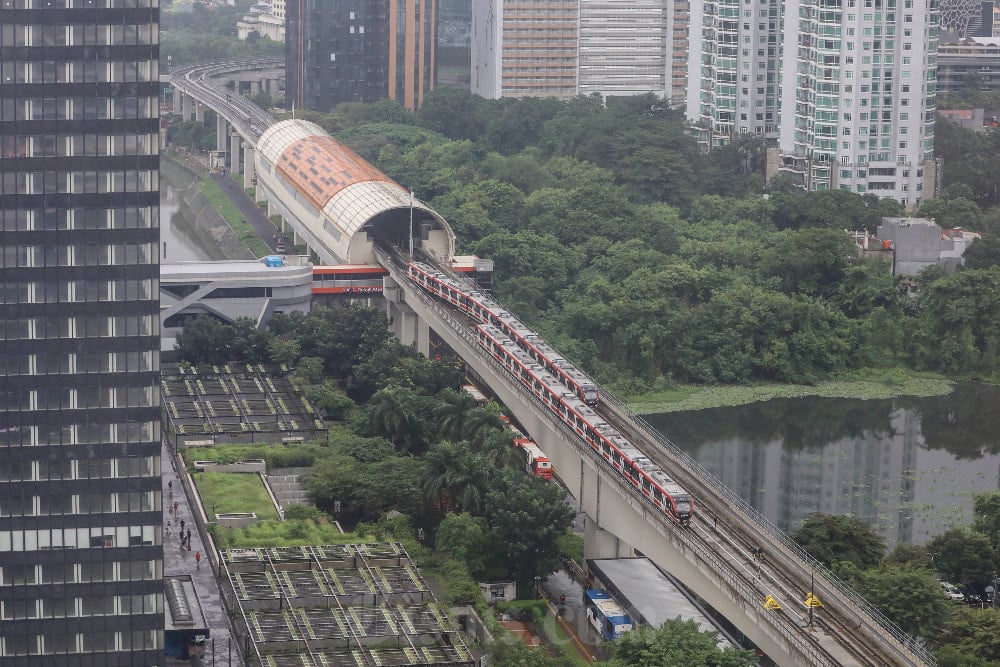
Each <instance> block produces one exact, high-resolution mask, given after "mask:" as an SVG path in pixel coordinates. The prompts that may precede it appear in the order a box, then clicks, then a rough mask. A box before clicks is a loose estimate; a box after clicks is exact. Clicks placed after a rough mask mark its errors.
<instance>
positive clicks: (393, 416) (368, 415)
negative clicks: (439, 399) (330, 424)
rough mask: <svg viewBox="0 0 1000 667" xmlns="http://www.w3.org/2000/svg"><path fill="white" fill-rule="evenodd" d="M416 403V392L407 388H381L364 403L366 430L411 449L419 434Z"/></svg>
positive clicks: (398, 445) (416, 443)
mask: <svg viewBox="0 0 1000 667" xmlns="http://www.w3.org/2000/svg"><path fill="white" fill-rule="evenodd" d="M416 404H417V400H416V394H415V393H414V392H413V391H412V390H410V389H403V388H402V387H387V388H385V389H382V390H381V391H379V392H378V393H376V394H375V395H374V396H372V397H371V400H369V401H368V404H367V405H365V408H364V423H365V426H366V431H367V434H368V435H380V436H383V437H385V438H388V439H389V440H391V441H392V442H393V443H394V444H395V445H396V447H398V448H399V449H401V450H403V451H411V450H413V449H414V447H416V446H417V445H418V444H419V443H420V442H421V441H422V436H423V433H422V424H421V421H420V417H419V415H418V414H417V412H416V411H415V409H414V406H415V405H416Z"/></svg>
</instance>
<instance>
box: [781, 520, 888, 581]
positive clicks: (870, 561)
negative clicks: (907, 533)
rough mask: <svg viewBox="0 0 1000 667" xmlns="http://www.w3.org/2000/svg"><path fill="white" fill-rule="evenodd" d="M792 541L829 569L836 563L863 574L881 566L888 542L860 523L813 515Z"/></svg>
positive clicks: (794, 535)
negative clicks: (862, 571)
mask: <svg viewBox="0 0 1000 667" xmlns="http://www.w3.org/2000/svg"><path fill="white" fill-rule="evenodd" d="M792 539H793V540H795V541H796V542H797V543H798V544H799V546H801V547H802V548H803V549H805V550H806V551H807V552H809V554H810V555H811V556H812V557H813V558H815V559H816V560H818V561H819V562H821V563H823V564H824V565H826V566H827V567H829V566H831V565H832V564H833V563H835V562H837V561H847V562H849V563H854V564H855V565H857V566H858V567H859V568H861V569H862V570H867V569H869V568H871V567H874V566H876V565H878V563H879V562H880V561H881V560H882V554H883V553H884V552H885V542H884V541H883V540H882V538H881V537H879V536H878V535H876V534H875V533H873V532H872V530H871V529H870V528H869V527H868V526H867V524H865V523H864V522H863V521H861V520H860V519H856V518H854V517H852V516H846V515H835V514H813V515H812V516H810V517H809V518H808V519H806V520H805V522H804V523H803V524H802V527H801V528H799V529H798V530H796V531H795V532H794V533H792Z"/></svg>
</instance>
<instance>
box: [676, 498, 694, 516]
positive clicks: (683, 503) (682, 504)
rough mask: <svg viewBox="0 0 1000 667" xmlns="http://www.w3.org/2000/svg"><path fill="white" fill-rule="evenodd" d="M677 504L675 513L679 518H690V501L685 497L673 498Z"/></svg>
mask: <svg viewBox="0 0 1000 667" xmlns="http://www.w3.org/2000/svg"><path fill="white" fill-rule="evenodd" d="M674 502H676V503H677V513H678V514H680V515H681V516H691V499H690V498H687V497H679V498H675V499H674Z"/></svg>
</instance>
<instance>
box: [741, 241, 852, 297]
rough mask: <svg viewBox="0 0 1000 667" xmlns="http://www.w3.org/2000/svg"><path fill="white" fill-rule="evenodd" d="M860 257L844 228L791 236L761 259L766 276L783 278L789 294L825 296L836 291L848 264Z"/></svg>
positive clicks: (761, 265)
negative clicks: (799, 293)
mask: <svg viewBox="0 0 1000 667" xmlns="http://www.w3.org/2000/svg"><path fill="white" fill-rule="evenodd" d="M856 256H857V249H856V248H855V246H854V242H853V241H852V240H851V237H850V236H848V235H847V234H845V233H844V230H843V229H803V230H800V231H797V232H792V233H789V234H787V235H786V236H785V237H784V238H782V239H781V240H780V241H779V242H778V243H775V244H774V245H773V246H772V247H771V248H769V249H768V250H767V251H766V252H765V253H764V255H763V256H762V257H761V261H760V269H761V271H762V272H763V273H764V274H765V275H771V276H776V277H778V278H780V279H781V282H782V287H783V289H784V291H785V292H786V293H788V294H792V293H795V292H801V293H803V294H818V295H825V294H827V293H829V292H831V291H834V290H836V288H837V286H838V285H839V283H840V281H841V280H842V279H843V277H844V272H845V270H846V269H847V264H848V262H850V261H851V260H852V259H854V257H856Z"/></svg>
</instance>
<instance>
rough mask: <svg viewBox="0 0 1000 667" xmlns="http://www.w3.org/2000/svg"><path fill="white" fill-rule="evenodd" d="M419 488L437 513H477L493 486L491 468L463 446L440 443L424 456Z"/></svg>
mask: <svg viewBox="0 0 1000 667" xmlns="http://www.w3.org/2000/svg"><path fill="white" fill-rule="evenodd" d="M423 464H424V469H423V474H422V475H421V478H420V488H421V490H422V491H423V494H424V497H425V498H426V499H427V501H428V502H429V503H431V504H432V505H434V506H436V507H437V508H438V509H439V510H444V511H447V510H449V509H451V508H455V509H458V510H460V511H464V512H471V513H473V514H479V513H480V512H481V511H482V509H483V498H485V496H486V494H487V492H488V490H489V489H490V488H491V487H492V486H493V485H492V468H491V467H490V466H489V465H488V464H487V463H486V461H485V460H484V459H483V458H482V457H481V456H478V455H477V454H474V453H472V452H470V451H469V450H468V449H466V448H465V447H464V446H463V445H455V444H452V443H450V442H439V443H437V444H435V445H433V446H431V448H430V449H429V450H428V451H427V453H426V454H425V455H424V457H423Z"/></svg>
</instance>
